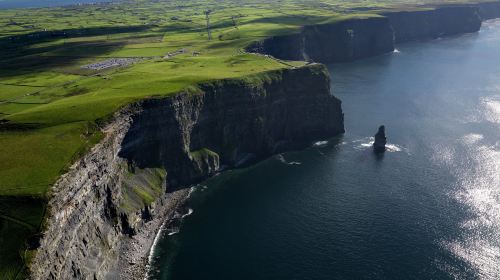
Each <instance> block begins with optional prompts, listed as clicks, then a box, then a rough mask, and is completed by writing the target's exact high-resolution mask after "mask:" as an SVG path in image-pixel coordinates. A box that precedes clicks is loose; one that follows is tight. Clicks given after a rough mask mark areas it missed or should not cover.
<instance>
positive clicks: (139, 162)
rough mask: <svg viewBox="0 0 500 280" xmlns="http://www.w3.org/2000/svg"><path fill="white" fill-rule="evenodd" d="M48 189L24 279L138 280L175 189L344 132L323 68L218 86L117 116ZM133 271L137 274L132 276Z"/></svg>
mask: <svg viewBox="0 0 500 280" xmlns="http://www.w3.org/2000/svg"><path fill="white" fill-rule="evenodd" d="M104 132H105V133H106V137H105V138H104V140H103V141H101V143H99V144H98V145H97V146H95V147H94V148H93V149H92V151H91V152H90V153H88V154H87V155H86V156H85V157H84V158H82V159H81V160H80V161H79V162H77V163H75V165H74V166H72V168H71V170H70V171H69V172H68V173H67V174H65V175H64V176H62V177H61V178H60V180H59V181H58V182H57V183H56V185H55V186H54V192H53V194H52V198H51V201H50V203H49V205H50V206H51V207H50V209H49V212H50V215H49V219H48V223H47V229H46V230H45V232H44V237H43V238H42V240H41V246H40V248H39V249H38V251H37V254H36V257H35V258H34V260H33V263H32V265H31V276H32V279H72V278H77V279H132V278H134V279H135V278H141V277H143V275H141V274H142V273H141V271H140V270H134V268H135V267H141V266H144V264H145V262H146V258H145V257H146V255H147V252H148V251H149V248H150V247H151V244H152V242H153V239H154V236H155V233H156V232H157V231H158V229H159V227H160V225H161V223H162V222H163V221H164V220H165V219H169V218H171V217H172V216H174V215H175V211H176V209H177V208H178V206H179V205H180V204H181V203H182V201H183V200H184V199H185V198H186V197H187V196H188V190H187V189H186V188H184V187H186V186H189V185H191V184H193V183H196V182H198V181H200V180H203V179H204V178H207V177H208V176H211V175H213V174H214V173H216V172H218V171H219V170H221V169H223V168H232V167H238V166H242V165H245V164H249V163H251V162H255V161H257V160H260V159H263V158H265V157H268V156H270V155H272V154H274V153H278V152H281V151H284V150H289V149H299V148H304V147H307V146H308V145H310V144H311V143H312V141H315V140H320V139H328V138H331V137H333V136H335V135H337V134H340V133H343V132H344V126H343V114H342V110H341V102H340V101H339V100H338V99H337V98H335V97H334V96H332V95H331V94H330V80H329V76H328V72H327V70H326V68H325V67H324V66H322V65H310V66H307V67H301V68H296V69H285V70H278V71H273V72H269V73H265V74H262V75H258V76H253V77H248V78H246V79H244V80H223V81H218V82H212V83H206V84H203V85H200V86H199V88H197V89H192V90H190V91H189V92H182V93H179V94H177V95H175V96H172V97H168V98H157V99H148V100H144V101H141V102H138V103H135V104H132V105H130V106H128V107H127V108H124V109H123V110H121V111H120V112H118V113H117V114H116V116H115V117H114V120H113V121H112V122H111V123H110V124H109V125H107V126H106V128H105V129H104ZM134 273H136V274H134Z"/></svg>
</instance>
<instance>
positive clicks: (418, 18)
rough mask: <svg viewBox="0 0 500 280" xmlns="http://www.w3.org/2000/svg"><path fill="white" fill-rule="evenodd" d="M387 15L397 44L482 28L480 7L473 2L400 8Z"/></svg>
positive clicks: (475, 30)
mask: <svg viewBox="0 0 500 280" xmlns="http://www.w3.org/2000/svg"><path fill="white" fill-rule="evenodd" d="M383 15H384V16H386V17H387V18H388V19H389V20H390V24H391V26H392V28H393V29H394V37H395V40H396V43H402V42H408V41H413V40H425V39H435V38H439V37H445V36H452V35H457V34H464V33H471V32H477V31H478V30H479V29H480V28H481V18H480V16H479V11H478V7H477V6H473V5H469V6H458V5H454V6H448V7H437V8H430V9H428V10H417V11H398V12H390V13H384V14H383Z"/></svg>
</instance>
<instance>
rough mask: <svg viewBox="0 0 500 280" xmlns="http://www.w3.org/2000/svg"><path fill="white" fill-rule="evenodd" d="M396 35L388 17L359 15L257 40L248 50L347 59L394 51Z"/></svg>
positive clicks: (316, 58) (302, 57) (299, 57)
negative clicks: (359, 16)
mask: <svg viewBox="0 0 500 280" xmlns="http://www.w3.org/2000/svg"><path fill="white" fill-rule="evenodd" d="M393 36H394V32H393V30H392V27H391V26H390V24H389V21H388V19H387V18H384V17H372V18H360V19H351V20H345V21H340V22H336V23H331V24H322V25H312V26H305V27H303V28H302V29H301V31H300V32H299V33H297V34H293V35H286V36H276V37H271V38H268V39H265V40H263V41H260V42H256V43H254V44H252V45H251V46H249V47H248V48H247V51H249V52H256V53H263V54H268V55H272V56H274V57H276V58H279V59H286V60H306V61H307V60H311V61H316V62H323V63H329V62H348V61H353V60H356V59H360V58H365V57H370V56H375V55H380V54H383V53H387V52H391V51H393V50H394V38H393Z"/></svg>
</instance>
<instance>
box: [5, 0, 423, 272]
mask: <svg viewBox="0 0 500 280" xmlns="http://www.w3.org/2000/svg"><path fill="white" fill-rule="evenodd" d="M403 7H404V8H405V9H414V8H415V7H413V6H412V2H408V3H406V2H403V1H401V2H396V1H354V2H348V3H347V2H343V1H338V0H327V1H305V0H303V1H299V0H283V1H275V2H272V3H268V2H267V1H261V0H255V1H237V0H233V1H212V0H210V1H208V0H205V1H146V0H137V1H123V2H117V3H106V4H94V5H81V6H67V7H58V8H39V9H12V10H0V202H1V204H0V275H7V278H16V277H21V276H22V275H23V273H25V264H26V263H29V259H30V257H31V254H32V253H33V252H31V251H30V250H28V249H29V247H30V246H29V242H27V240H29V238H30V237H31V236H33V235H35V234H36V233H38V232H39V231H40V229H42V228H43V217H44V213H45V211H46V207H47V205H46V202H47V200H48V197H49V195H50V187H51V186H52V185H53V184H54V182H55V181H56V180H57V178H58V177H59V176H60V175H61V174H63V173H64V172H65V171H66V170H67V169H68V168H69V167H70V165H71V164H72V163H73V162H75V161H76V160H77V159H78V158H79V157H81V156H82V155H83V154H84V153H85V152H86V151H88V150H89V149H90V148H91V147H92V146H93V145H94V144H95V143H97V142H98V141H99V140H100V139H102V137H103V132H101V130H100V129H101V128H102V127H103V125H104V124H105V123H106V122H107V121H109V120H110V119H111V117H112V116H113V113H114V112H116V111H117V110H119V109H120V108H121V107H123V106H125V105H127V104H129V103H132V102H135V101H138V100H141V99H144V98H151V97H159V96H169V95H172V94H175V93H178V92H179V91H182V90H184V89H186V88H190V87H196V85H197V84H199V83H201V82H206V81H211V80H218V79H227V78H241V79H245V78H246V77H247V76H249V75H251V74H259V73H261V74H262V73H263V74H262V75H265V72H266V71H270V70H275V69H281V68H287V67H294V66H300V65H303V64H304V63H305V62H297V61H279V60H275V59H272V58H269V57H266V56H262V55H256V54H249V53H246V52H245V51H244V48H245V46H247V45H248V44H250V43H251V42H253V41H257V40H261V39H263V38H266V37H269V36H275V35H280V34H290V33H294V32H298V31H299V29H300V27H301V26H304V25H313V24H325V23H331V22H335V21H340V20H343V19H348V18H353V17H378V16H379V15H377V13H378V12H380V11H382V10H389V9H401V8H403ZM207 14H208V18H209V20H210V28H209V29H210V32H207ZM209 34H210V35H209ZM209 36H210V38H209ZM95 65H97V66H95ZM89 66H90V67H89Z"/></svg>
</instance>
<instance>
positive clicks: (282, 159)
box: [276, 154, 302, 165]
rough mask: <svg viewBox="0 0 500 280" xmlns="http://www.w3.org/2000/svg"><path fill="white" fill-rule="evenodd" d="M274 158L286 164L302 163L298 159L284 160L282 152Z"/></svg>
mask: <svg viewBox="0 0 500 280" xmlns="http://www.w3.org/2000/svg"><path fill="white" fill-rule="evenodd" d="M276 158H277V159H278V160H279V161H280V162H282V163H284V164H287V165H301V164H302V163H301V162H298V161H290V162H288V161H286V159H285V157H284V156H283V155H282V154H279V155H277V156H276Z"/></svg>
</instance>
